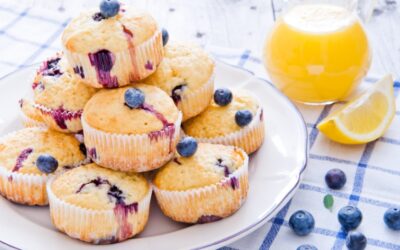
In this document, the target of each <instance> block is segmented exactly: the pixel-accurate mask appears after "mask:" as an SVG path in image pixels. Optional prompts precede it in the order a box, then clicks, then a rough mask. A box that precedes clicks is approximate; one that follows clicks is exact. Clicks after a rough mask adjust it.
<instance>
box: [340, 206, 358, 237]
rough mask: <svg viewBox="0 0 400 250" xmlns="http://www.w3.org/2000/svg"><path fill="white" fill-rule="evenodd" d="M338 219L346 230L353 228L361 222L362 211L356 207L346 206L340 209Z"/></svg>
mask: <svg viewBox="0 0 400 250" xmlns="http://www.w3.org/2000/svg"><path fill="white" fill-rule="evenodd" d="M338 220H339V222H340V224H341V225H342V227H343V228H344V229H345V230H346V231H349V230H353V229H356V228H357V227H358V226H359V225H360V224H361V221H362V213H361V211H360V209H358V208H356V207H353V206H345V207H343V208H341V209H340V210H339V213H338Z"/></svg>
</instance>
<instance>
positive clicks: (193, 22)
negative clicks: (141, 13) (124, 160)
mask: <svg viewBox="0 0 400 250" xmlns="http://www.w3.org/2000/svg"><path fill="white" fill-rule="evenodd" d="M2 1H5V2H7V1H10V0H0V3H1V2H2ZM15 1H16V2H20V3H21V4H25V5H26V4H28V5H33V6H39V7H41V6H42V7H46V8H52V9H60V8H61V9H63V10H65V11H66V12H71V15H76V13H77V12H78V11H79V10H80V9H84V8H88V7H95V8H97V6H98V2H99V0H97V1H93V0H52V1H49V0H15ZM121 1H122V2H124V3H127V4H134V5H136V6H138V7H140V8H143V9H146V10H148V11H149V12H150V13H151V14H152V15H153V16H154V17H155V18H156V19H157V21H158V22H159V24H160V26H161V27H165V28H167V29H168V31H169V33H170V37H171V38H172V39H176V40H185V41H196V42H198V43H200V44H202V45H213V46H220V47H228V48H240V49H250V50H252V55H253V56H258V57H260V56H261V50H262V47H263V43H264V39H265V36H266V34H267V33H268V32H269V31H270V29H271V27H272V25H273V23H274V19H275V17H276V16H278V15H279V12H280V10H281V6H280V5H282V2H287V1H291V0H121ZM325 1H326V0H325ZM358 1H360V2H363V3H367V4H364V5H369V6H373V8H371V9H373V14H372V17H371V18H370V20H369V22H368V23H366V24H365V27H366V30H367V33H368V37H369V39H370V44H371V47H372V50H373V62H372V66H371V69H370V74H372V75H378V76H379V75H383V74H386V73H392V74H393V75H394V77H395V78H397V79H399V78H400V6H399V5H400V0H358ZM374 2H375V3H376V4H375V5H372V4H371V3H374Z"/></svg>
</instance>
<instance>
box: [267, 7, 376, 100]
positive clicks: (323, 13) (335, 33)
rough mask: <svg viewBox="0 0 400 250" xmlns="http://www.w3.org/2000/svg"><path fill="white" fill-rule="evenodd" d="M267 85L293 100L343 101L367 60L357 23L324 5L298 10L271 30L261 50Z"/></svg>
mask: <svg viewBox="0 0 400 250" xmlns="http://www.w3.org/2000/svg"><path fill="white" fill-rule="evenodd" d="M264 60H265V66H266V69H267V71H268V73H269V75H270V77H271V80H272V82H273V83H274V84H275V85H277V86H278V88H279V89H281V90H282V91H283V92H284V93H285V94H286V95H287V96H289V97H290V98H292V99H293V100H296V101H300V102H306V103H326V102H333V101H339V100H342V99H344V98H345V97H346V96H347V95H348V94H349V93H350V92H351V91H352V90H353V89H354V88H355V87H356V86H357V85H358V84H359V83H360V82H361V79H362V78H363V77H364V76H365V74H366V73H367V71H368V69H369V66H370V63H371V54H370V50H369V47H368V39H367V36H366V34H365V31H364V29H363V27H362V25H361V23H360V21H359V19H358V18H357V17H355V16H354V15H353V14H352V13H350V12H349V11H347V10H346V9H345V8H342V7H338V6H333V5H327V4H309V5H299V6H297V7H294V8H293V9H292V10H290V11H289V12H288V13H286V15H284V16H283V17H282V18H280V19H279V20H278V21H277V23H276V24H275V26H274V28H273V30H272V32H271V34H270V36H269V37H268V38H267V40H266V44H265V47H264Z"/></svg>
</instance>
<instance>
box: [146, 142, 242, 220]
mask: <svg viewBox="0 0 400 250" xmlns="http://www.w3.org/2000/svg"><path fill="white" fill-rule="evenodd" d="M196 145H197V144H196V141H195V140H194V139H193V138H190V137H189V138H184V139H183V140H182V141H181V142H179V144H178V146H177V148H178V152H179V154H176V156H175V158H174V159H173V160H172V161H170V162H169V163H168V164H166V165H165V166H164V167H162V168H161V169H160V170H158V172H157V173H156V176H155V178H154V180H153V187H154V192H155V195H156V197H157V201H158V204H159V205H160V207H161V210H162V211H163V213H164V214H165V215H166V216H168V217H170V218H172V219H173V220H175V221H179V222H185V223H207V222H212V221H216V220H219V219H222V218H224V217H227V216H230V215H231V214H233V213H235V212H236V211H237V210H238V209H239V208H240V206H241V205H242V204H243V202H244V201H245V199H246V197H247V191H248V169H247V168H248V156H247V154H246V153H245V152H244V151H243V150H242V149H240V148H237V147H233V146H225V145H218V144H208V143H199V144H198V146H196Z"/></svg>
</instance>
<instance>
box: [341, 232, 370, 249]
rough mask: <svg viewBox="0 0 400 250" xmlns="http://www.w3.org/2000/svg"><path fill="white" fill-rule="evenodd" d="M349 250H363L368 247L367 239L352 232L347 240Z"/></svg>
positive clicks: (358, 233) (360, 234)
mask: <svg viewBox="0 0 400 250" xmlns="http://www.w3.org/2000/svg"><path fill="white" fill-rule="evenodd" d="M346 246H347V248H348V249H349V250H363V249H365V248H366V247H367V238H366V237H365V236H364V234H362V233H360V232H350V233H349V234H348V235H347V238H346Z"/></svg>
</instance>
